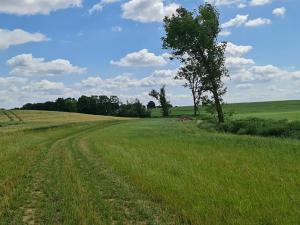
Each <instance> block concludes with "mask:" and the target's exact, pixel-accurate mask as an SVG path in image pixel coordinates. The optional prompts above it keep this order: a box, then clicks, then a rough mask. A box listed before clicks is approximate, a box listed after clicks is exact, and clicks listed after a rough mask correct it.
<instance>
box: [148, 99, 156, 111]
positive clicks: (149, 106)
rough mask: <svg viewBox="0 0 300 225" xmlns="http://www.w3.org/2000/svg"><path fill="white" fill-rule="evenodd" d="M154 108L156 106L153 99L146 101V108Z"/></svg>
mask: <svg viewBox="0 0 300 225" xmlns="http://www.w3.org/2000/svg"><path fill="white" fill-rule="evenodd" d="M155 108H156V106H155V102H154V101H150V102H148V104H147V109H155Z"/></svg>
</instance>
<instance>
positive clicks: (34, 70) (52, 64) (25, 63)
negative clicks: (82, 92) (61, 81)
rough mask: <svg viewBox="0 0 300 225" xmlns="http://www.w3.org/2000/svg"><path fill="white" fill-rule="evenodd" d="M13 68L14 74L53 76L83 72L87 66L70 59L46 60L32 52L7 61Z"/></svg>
mask: <svg viewBox="0 0 300 225" xmlns="http://www.w3.org/2000/svg"><path fill="white" fill-rule="evenodd" d="M7 65H9V66H10V67H11V68H12V70H11V71H10V75H12V76H53V75H61V74H82V73H85V72H86V69H85V68H80V67H77V66H73V65H72V64H71V63H70V62H69V61H68V60H65V59H56V60H53V61H48V62H47V61H45V59H44V58H34V57H33V56H32V55H31V54H22V55H17V56H15V57H13V58H11V59H9V60H8V61H7Z"/></svg>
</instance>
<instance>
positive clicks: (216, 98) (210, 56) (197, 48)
mask: <svg viewBox="0 0 300 225" xmlns="http://www.w3.org/2000/svg"><path fill="white" fill-rule="evenodd" d="M164 23H165V25H164V26H165V31H166V36H165V37H163V38H162V40H163V47H164V48H166V49H170V50H171V51H172V58H177V59H179V60H180V61H181V62H183V63H184V64H185V67H186V66H189V68H188V69H187V70H186V71H184V73H182V75H184V76H183V77H185V78H187V75H189V74H191V73H190V71H192V74H194V75H197V76H199V80H200V81H201V82H200V83H201V90H197V91H198V92H199V93H201V94H202V91H203V92H206V93H207V94H206V95H205V96H204V97H205V98H206V99H207V98H210V99H211V101H213V103H214V104H213V105H214V106H215V109H216V112H217V115H218V121H219V123H222V122H224V114H223V109H222V101H223V99H222V96H223V95H224V94H225V93H226V87H225V86H224V82H223V78H224V77H228V71H227V69H226V66H225V49H226V43H219V42H218V39H217V38H218V34H219V32H220V31H221V28H220V24H219V13H218V11H217V9H216V8H215V7H214V6H213V5H211V4H208V3H205V4H204V5H201V6H200V7H199V9H198V12H197V13H193V12H189V11H188V10H186V9H185V8H182V7H181V8H179V9H178V10H177V13H176V14H174V15H172V16H171V17H166V18H165V19H164ZM185 67H184V68H185ZM188 83H190V82H188ZM199 88H200V87H199ZM194 99H195V97H194ZM195 105H196V104H195V103H194V106H195ZM194 109H195V110H196V107H195V108H194Z"/></svg>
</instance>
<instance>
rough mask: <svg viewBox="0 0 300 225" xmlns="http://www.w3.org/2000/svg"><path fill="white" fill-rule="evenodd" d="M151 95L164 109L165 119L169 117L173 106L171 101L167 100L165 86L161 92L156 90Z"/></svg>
mask: <svg viewBox="0 0 300 225" xmlns="http://www.w3.org/2000/svg"><path fill="white" fill-rule="evenodd" d="M149 95H150V96H151V97H153V98H155V99H156V100H157V101H159V103H160V105H161V109H162V115H163V117H168V116H169V114H170V107H171V104H170V102H169V101H167V98H166V89H165V85H164V86H162V87H161V89H160V92H158V91H156V90H152V91H151V92H150V93H149Z"/></svg>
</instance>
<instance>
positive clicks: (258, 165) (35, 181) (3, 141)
mask: <svg viewBox="0 0 300 225" xmlns="http://www.w3.org/2000/svg"><path fill="white" fill-rule="evenodd" d="M253 104H254V103H253ZM273 104H274V103H273ZM278 104H279V105H282V108H280V107H279V105H277V106H274V107H273V110H272V106H268V107H267V105H266V104H264V107H266V108H268V110H266V109H261V108H259V109H258V108H256V107H257V105H258V103H255V104H254V106H252V105H251V104H249V105H240V104H239V105H238V107H236V106H234V105H233V106H232V107H234V108H239V110H240V113H239V114H237V116H245V115H244V114H248V115H247V116H256V115H261V114H263V113H265V114H266V115H268V114H269V115H272V112H273V113H279V112H285V113H287V112H291V114H283V115H292V116H291V117H288V118H286V119H289V120H294V119H297V118H298V117H297V116H296V114H297V113H296V112H297V107H298V106H297V104H296V102H295V104H294V108H293V107H292V105H293V104H292V102H287V103H286V106H285V108H284V107H283V105H284V104H283V103H278ZM271 105H272V104H271ZM251 109H252V111H251ZM274 111H276V112H274ZM14 113H15V114H17V117H20V118H22V121H20V120H18V119H17V117H15V119H13V121H11V120H10V119H9V118H8V117H7V116H5V115H4V114H1V112H0V124H3V126H2V127H1V126H0V135H1V138H0V199H1V201H0V224H5V225H6V224H14V225H15V224H16V225H18V224H33V225H35V224H49V225H50V224H51V225H53V224H68V225H73V224H82V225H90V224H93V225H94V224H199V225H202V224H205V225H207V224H208V225H217V224H228V225H229V224H230V225H231V224H237V225H242V224H243V225H244V224H249V225H250V224H251V225H252V224H259V225H297V224H299V221H300V176H299V174H300V163H299V161H300V141H298V140H289V139H280V138H261V137H250V136H237V135H231V134H221V133H210V132H206V131H203V130H200V129H198V128H197V126H196V125H195V123H194V122H179V121H177V120H176V119H172V118H168V119H162V118H155V119H134V120H128V119H119V118H114V117H102V116H91V115H82V114H69V113H58V112H42V111H14ZM278 115H282V114H278ZM276 118H281V117H280V116H278V117H276Z"/></svg>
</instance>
